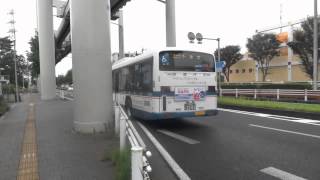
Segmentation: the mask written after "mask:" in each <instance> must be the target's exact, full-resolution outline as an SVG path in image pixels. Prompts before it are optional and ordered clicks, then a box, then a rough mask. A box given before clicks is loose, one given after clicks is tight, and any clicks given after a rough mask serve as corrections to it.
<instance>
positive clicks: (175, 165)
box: [138, 122, 191, 180]
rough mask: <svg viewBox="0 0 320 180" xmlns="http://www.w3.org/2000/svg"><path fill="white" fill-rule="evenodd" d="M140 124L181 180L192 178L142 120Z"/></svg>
mask: <svg viewBox="0 0 320 180" xmlns="http://www.w3.org/2000/svg"><path fill="white" fill-rule="evenodd" d="M138 124H139V126H140V127H141V129H142V130H143V132H144V133H145V134H146V135H147V136H148V138H149V139H150V141H151V142H152V143H153V145H154V146H155V147H156V148H157V149H158V151H159V152H160V154H161V156H162V157H163V158H164V159H165V160H166V162H167V163H168V164H169V166H170V168H171V169H172V170H173V172H174V173H175V174H176V175H177V176H178V178H179V179H181V180H191V178H190V177H189V176H188V175H187V173H185V172H184V171H183V169H182V168H181V167H180V166H179V164H178V163H177V162H176V161H175V160H174V159H173V158H172V157H171V156H170V154H169V153H168V151H166V149H165V148H164V147H163V146H162V145H161V144H160V143H159V141H158V140H157V139H156V138H155V137H154V136H153V135H152V134H151V133H150V132H149V130H148V129H147V128H146V127H145V126H144V125H143V124H141V123H140V122H138Z"/></svg>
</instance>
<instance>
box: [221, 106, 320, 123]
mask: <svg viewBox="0 0 320 180" xmlns="http://www.w3.org/2000/svg"><path fill="white" fill-rule="evenodd" d="M218 107H219V108H226V109H234V110H241V111H251V112H257V113H265V114H274V115H281V116H289V117H297V118H307V119H315V120H320V113H311V112H298V111H289V110H278V109H277V110H276V109H267V108H257V107H243V106H234V105H222V104H219V105H218Z"/></svg>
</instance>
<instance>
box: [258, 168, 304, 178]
mask: <svg viewBox="0 0 320 180" xmlns="http://www.w3.org/2000/svg"><path fill="white" fill-rule="evenodd" d="M260 172H263V173H265V174H268V175H270V176H273V177H276V178H279V179H282V180H307V179H305V178H302V177H299V176H296V175H294V174H290V173H288V172H285V171H282V170H280V169H277V168H274V167H267V168H264V169H261V170H260Z"/></svg>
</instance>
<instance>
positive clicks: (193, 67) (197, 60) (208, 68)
mask: <svg viewBox="0 0 320 180" xmlns="http://www.w3.org/2000/svg"><path fill="white" fill-rule="evenodd" d="M159 61H160V62H159V69H160V71H195V72H214V71H215V67H214V61H213V56H212V55H211V54H206V53H200V52H191V51H162V52H160V53H159Z"/></svg>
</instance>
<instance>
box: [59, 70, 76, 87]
mask: <svg viewBox="0 0 320 180" xmlns="http://www.w3.org/2000/svg"><path fill="white" fill-rule="evenodd" d="M56 82H57V85H58V86H61V85H63V84H69V85H70V84H72V83H73V81H72V69H70V70H69V71H68V72H67V73H66V75H64V76H63V75H59V76H58V77H57V78H56Z"/></svg>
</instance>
